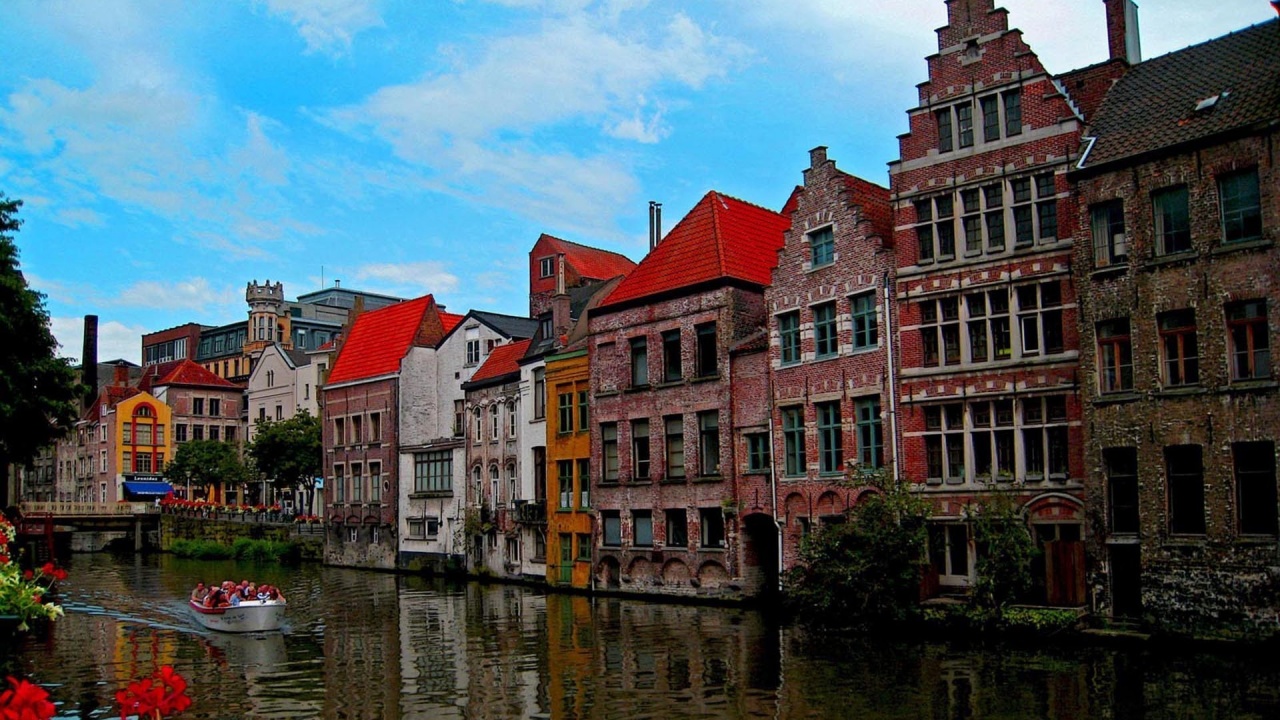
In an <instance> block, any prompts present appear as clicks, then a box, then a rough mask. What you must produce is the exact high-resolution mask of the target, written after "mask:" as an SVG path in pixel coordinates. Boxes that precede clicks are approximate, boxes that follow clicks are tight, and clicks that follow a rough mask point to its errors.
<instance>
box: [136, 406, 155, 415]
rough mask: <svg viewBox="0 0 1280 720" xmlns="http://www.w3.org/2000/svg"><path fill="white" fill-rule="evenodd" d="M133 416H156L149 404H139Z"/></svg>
mask: <svg viewBox="0 0 1280 720" xmlns="http://www.w3.org/2000/svg"><path fill="white" fill-rule="evenodd" d="M133 416H134V417H146V418H149V417H154V415H153V414H152V412H151V407H150V406H149V405H139V406H138V408H137V409H136V410H134V411H133Z"/></svg>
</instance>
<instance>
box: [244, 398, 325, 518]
mask: <svg viewBox="0 0 1280 720" xmlns="http://www.w3.org/2000/svg"><path fill="white" fill-rule="evenodd" d="M248 455H249V457H250V458H251V459H252V460H253V464H254V466H255V467H256V468H257V469H258V471H259V472H261V473H262V474H263V475H264V476H265V477H268V478H270V479H271V482H272V483H273V484H274V485H275V487H276V488H278V489H281V490H292V489H294V488H299V487H300V488H302V489H303V490H305V491H306V496H307V514H314V504H315V491H316V478H317V477H318V476H319V475H320V469H321V459H322V458H323V456H324V451H323V448H322V447H321V444H320V419H319V418H317V417H315V416H313V415H312V414H311V413H309V412H307V411H306V410H302V411H300V412H299V413H298V414H296V415H294V416H293V417H291V418H288V419H285V420H271V419H265V420H259V421H258V424H257V425H256V426H255V427H254V436H253V442H251V443H250V444H249V447H248Z"/></svg>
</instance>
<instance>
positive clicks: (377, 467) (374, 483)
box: [369, 462, 382, 503]
mask: <svg viewBox="0 0 1280 720" xmlns="http://www.w3.org/2000/svg"><path fill="white" fill-rule="evenodd" d="M369 502H371V503H380V502H382V463H380V462H371V463H369Z"/></svg>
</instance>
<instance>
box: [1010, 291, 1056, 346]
mask: <svg viewBox="0 0 1280 720" xmlns="http://www.w3.org/2000/svg"><path fill="white" fill-rule="evenodd" d="M1015 290H1016V293H1017V297H1018V330H1019V334H1020V335H1021V337H1022V355H1023V357H1027V356H1031V355H1040V354H1041V353H1044V354H1054V353H1060V352H1062V350H1063V344H1062V309H1061V308H1062V288H1061V286H1060V285H1059V284H1058V282H1057V281H1054V282H1046V283H1039V284H1036V285H1019V286H1018V287H1017V288H1015Z"/></svg>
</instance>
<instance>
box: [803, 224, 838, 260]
mask: <svg viewBox="0 0 1280 720" xmlns="http://www.w3.org/2000/svg"><path fill="white" fill-rule="evenodd" d="M805 240H806V242H807V244H808V246H809V267H810V268H820V267H826V266H828V265H831V264H833V263H835V261H836V235H835V226H834V225H824V226H822V227H820V228H816V229H814V230H810V231H809V232H807V233H805Z"/></svg>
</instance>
